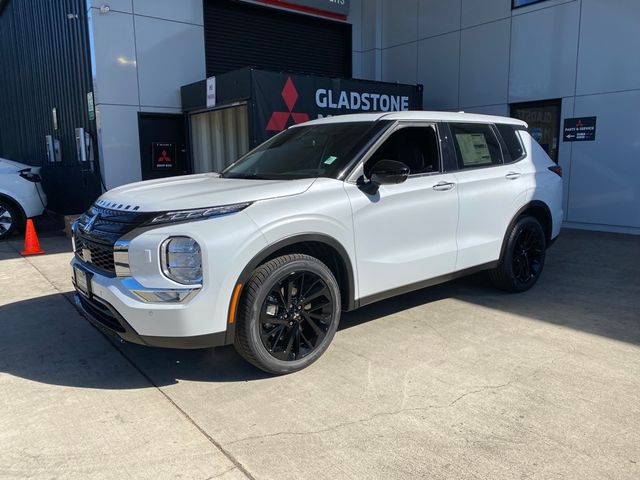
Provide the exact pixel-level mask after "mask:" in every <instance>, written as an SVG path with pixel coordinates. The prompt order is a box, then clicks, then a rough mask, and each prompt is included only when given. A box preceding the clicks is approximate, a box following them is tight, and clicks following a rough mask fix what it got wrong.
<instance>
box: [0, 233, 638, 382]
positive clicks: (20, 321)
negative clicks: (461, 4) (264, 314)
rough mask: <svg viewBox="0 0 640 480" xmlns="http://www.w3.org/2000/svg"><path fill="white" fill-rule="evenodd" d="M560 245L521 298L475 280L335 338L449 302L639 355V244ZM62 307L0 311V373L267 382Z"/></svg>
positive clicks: (414, 297)
mask: <svg viewBox="0 0 640 480" xmlns="http://www.w3.org/2000/svg"><path fill="white" fill-rule="evenodd" d="M567 236H568V237H569V239H567V240H564V241H563V240H561V241H559V242H558V243H559V245H558V248H557V250H554V249H552V250H550V251H549V258H548V263H547V266H546V267H545V272H544V274H543V276H542V278H541V279H540V281H539V283H538V284H537V285H536V286H535V287H534V288H533V289H532V290H530V291H529V292H525V293H521V294H515V295H514V294H508V293H505V292H502V291H499V290H496V289H494V288H493V287H491V286H490V284H489V283H488V281H487V279H486V275H485V274H483V273H480V274H476V275H473V276H471V277H467V278H462V279H459V280H456V281H453V282H449V283H446V284H442V285H437V286H434V287H430V288H426V289H423V290H418V291H415V292H412V293H408V294H405V295H402V296H399V297H395V298H391V299H388V300H385V301H381V302H378V303H376V304H372V305H369V306H366V307H363V308H361V309H359V310H356V311H354V312H348V313H345V314H343V316H342V320H341V324H340V331H344V330H346V329H357V328H358V327H360V326H362V325H363V324H366V323H368V322H371V321H374V320H376V319H381V318H382V317H386V316H390V315H395V314H399V313H401V312H404V311H408V310H411V309H415V308H424V307H426V308H424V310H420V311H418V312H417V313H416V312H415V311H414V312H412V315H413V316H416V315H418V318H424V320H425V321H428V320H430V314H429V308H428V306H429V305H430V304H432V303H434V302H439V301H443V300H446V299H453V300H454V301H456V302H463V303H464V304H466V305H463V307H464V306H470V307H472V308H466V309H465V311H468V312H469V315H470V316H471V317H473V315H475V314H476V312H479V311H480V310H479V309H478V308H476V307H481V308H482V309H489V310H495V311H496V313H497V314H505V313H506V314H511V315H514V317H512V321H514V322H517V321H518V320H519V317H523V318H525V319H533V320H537V321H543V322H548V323H551V324H554V325H560V326H563V327H566V328H571V329H574V330H579V331H583V332H587V333H590V334H594V335H599V336H603V337H607V338H610V339H614V340H617V341H622V342H626V343H630V344H633V345H640V268H638V267H639V266H640V264H639V263H638V261H637V258H638V256H637V255H636V256H635V257H632V255H631V254H632V253H633V252H634V251H635V252H636V253H640V242H639V240H640V239H638V238H635V237H630V236H617V237H616V236H608V237H607V236H606V235H605V234H603V235H600V236H595V237H594V236H593V235H591V237H590V239H591V240H590V241H589V242H587V243H584V242H582V238H581V237H578V238H577V239H576V238H574V239H573V241H572V242H571V243H570V242H569V241H568V240H571V238H570V237H571V234H567ZM594 239H595V240H594ZM563 242H564V243H563ZM602 242H604V243H602ZM563 245H564V246H563ZM569 246H570V247H571V248H567V247H569ZM605 247H606V248H605ZM629 258H633V261H630V260H629ZM65 297H66V300H63V299H62V298H61V296H60V295H57V294H55V295H46V296H41V297H37V298H33V299H29V300H25V301H20V302H15V303H11V304H7V305H4V306H2V308H0V372H5V373H8V374H10V375H13V376H17V377H21V378H25V379H29V380H33V381H36V382H43V383H47V384H55V385H67V386H74V387H81V388H99V389H133V388H147V387H149V386H150V385H151V384H155V385H157V386H165V385H171V384H174V383H176V382H178V381H182V380H185V381H200V382H212V383H213V382H239V381H253V380H260V379H265V378H268V377H269V375H267V374H265V373H263V372H261V371H260V370H258V369H256V368H254V367H253V366H251V365H250V364H248V363H247V362H245V361H244V360H243V359H242V358H241V357H240V356H239V355H238V354H237V353H236V352H235V350H234V349H233V347H231V346H228V347H221V348H216V349H203V350H170V349H155V348H148V347H144V346H137V345H131V344H125V343H122V342H120V341H118V340H117V339H114V338H113V337H107V338H105V336H103V335H102V334H101V332H100V331H99V330H98V329H96V328H94V327H92V326H91V325H90V324H89V323H88V322H87V321H86V320H85V319H84V318H83V317H81V316H80V315H79V314H78V313H77V312H76V310H75V309H74V308H72V307H71V303H72V300H71V295H70V294H65ZM439 321H443V320H442V319H440V320H439ZM444 321H446V320H444ZM340 331H339V332H338V333H337V336H338V337H339V336H340ZM107 340H108V341H107ZM114 346H115V347H116V349H117V351H116V350H114V348H113V347H114Z"/></svg>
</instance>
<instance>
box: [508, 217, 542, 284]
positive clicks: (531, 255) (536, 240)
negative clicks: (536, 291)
mask: <svg viewBox="0 0 640 480" xmlns="http://www.w3.org/2000/svg"><path fill="white" fill-rule="evenodd" d="M539 233H540V232H539V229H537V228H536V227H535V225H534V224H526V225H524V226H523V228H522V229H521V230H520V232H519V233H518V236H517V237H516V241H515V245H514V248H513V254H512V259H511V261H512V265H513V274H514V276H515V277H516V279H517V280H518V281H519V282H520V283H521V284H523V285H526V284H527V283H529V282H530V281H531V280H532V279H534V278H537V277H538V275H540V272H541V271H542V264H543V260H544V237H543V236H541V235H540V234H539Z"/></svg>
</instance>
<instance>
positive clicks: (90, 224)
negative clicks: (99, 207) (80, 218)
mask: <svg viewBox="0 0 640 480" xmlns="http://www.w3.org/2000/svg"><path fill="white" fill-rule="evenodd" d="M98 218H100V213H96V214H95V215H94V216H93V217H91V220H89V221H88V222H87V223H86V225H84V226H83V227H82V231H83V232H84V233H89V232H91V230H92V229H93V226H94V225H95V223H96V222H97V221H98Z"/></svg>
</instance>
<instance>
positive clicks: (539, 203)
mask: <svg viewBox="0 0 640 480" xmlns="http://www.w3.org/2000/svg"><path fill="white" fill-rule="evenodd" d="M532 208H542V209H544V211H545V213H546V215H547V216H548V218H549V232H545V247H546V248H549V247H550V246H551V244H552V243H553V240H555V239H552V238H551V233H552V232H553V216H552V215H551V209H550V208H549V206H548V205H547V204H546V203H544V202H543V201H541V200H533V201H531V202H529V203H527V204H525V205H523V206H522V207H520V209H519V210H518V211H517V212H516V214H515V215H514V216H513V218H512V219H511V221H510V222H509V225H508V226H507V230H506V231H505V232H504V236H503V237H502V247H500V257H498V261H499V260H500V259H502V257H503V256H504V251H505V249H506V248H507V240H508V238H509V232H511V230H512V229H513V226H514V225H515V224H516V222H517V221H518V219H519V218H520V217H521V216H522V215H523V214H524V213H525V212H526V211H527V210H530V209H532ZM542 228H543V229H544V225H542Z"/></svg>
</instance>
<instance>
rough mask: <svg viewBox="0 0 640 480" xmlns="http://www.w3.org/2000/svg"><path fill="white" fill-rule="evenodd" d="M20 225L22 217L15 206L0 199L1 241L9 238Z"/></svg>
mask: <svg viewBox="0 0 640 480" xmlns="http://www.w3.org/2000/svg"><path fill="white" fill-rule="evenodd" d="M19 224H20V217H19V215H18V212H17V211H16V209H15V208H14V207H13V205H11V204H9V203H8V202H6V201H5V200H1V199H0V240H4V239H5V238H9V237H10V236H11V235H12V234H13V232H14V231H15V230H16V229H17V228H18V226H19Z"/></svg>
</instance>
